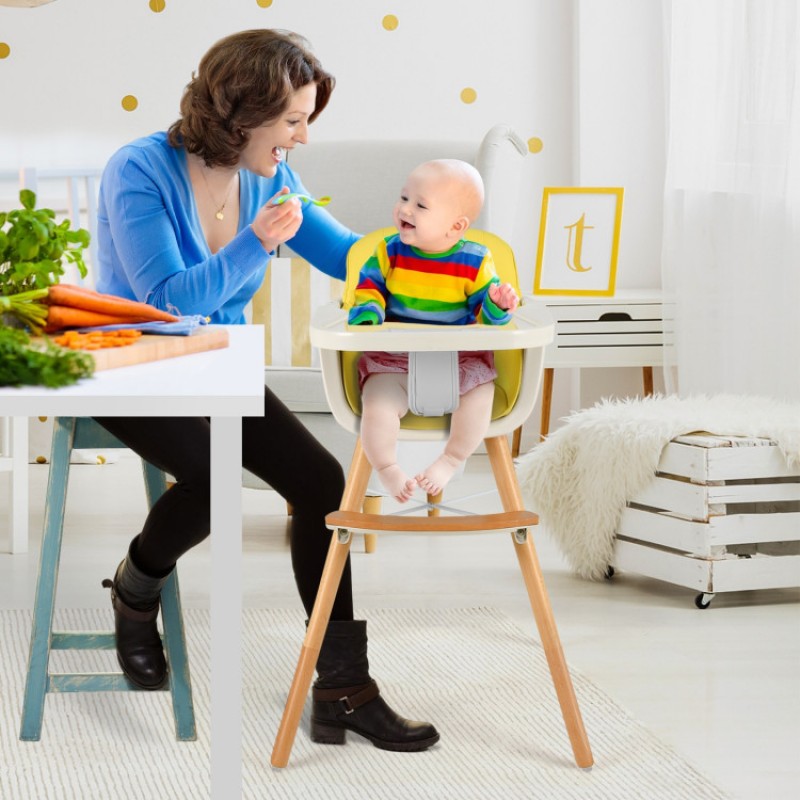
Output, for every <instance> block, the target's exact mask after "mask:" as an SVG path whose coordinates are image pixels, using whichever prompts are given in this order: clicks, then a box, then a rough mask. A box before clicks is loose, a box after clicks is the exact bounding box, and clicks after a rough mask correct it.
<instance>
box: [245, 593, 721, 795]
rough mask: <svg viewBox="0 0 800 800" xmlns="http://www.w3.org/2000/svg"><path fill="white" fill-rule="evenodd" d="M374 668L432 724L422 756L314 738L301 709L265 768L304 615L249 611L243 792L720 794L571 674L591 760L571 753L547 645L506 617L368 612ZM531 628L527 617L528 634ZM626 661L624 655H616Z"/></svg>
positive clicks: (353, 739)
mask: <svg viewBox="0 0 800 800" xmlns="http://www.w3.org/2000/svg"><path fill="white" fill-rule="evenodd" d="M365 616H366V617H367V618H368V620H369V626H368V627H369V635H370V665H371V671H372V673H373V675H374V676H375V677H376V679H377V680H378V682H379V684H380V685H381V688H382V693H383V696H384V697H385V699H386V700H387V701H388V702H389V703H390V705H392V706H393V707H394V708H395V709H396V710H398V711H399V712H400V713H402V714H403V715H405V716H407V717H410V718H412V719H427V720H430V721H432V722H433V723H434V724H435V725H436V727H437V729H438V730H439V733H440V734H441V741H440V742H439V743H438V744H437V745H435V746H434V747H433V748H431V749H430V750H427V751H425V752H423V753H390V752H386V751H382V750H378V749H377V748H375V747H373V746H372V745H371V744H370V743H369V742H367V741H365V740H364V739H361V737H358V736H351V735H348V739H347V744H346V745H345V746H343V747H342V746H332V745H315V744H313V743H312V742H311V741H310V739H309V737H308V725H309V720H308V712H309V708H310V703H308V704H307V706H306V713H305V715H304V717H303V720H302V722H301V728H300V731H299V732H298V735H297V739H296V740H295V744H294V749H293V751H292V757H291V759H290V761H289V766H288V768H286V769H283V770H273V769H272V768H271V767H270V766H269V756H270V753H271V750H272V742H273V738H274V736H275V731H276V730H277V725H278V722H279V719H280V715H281V713H282V711H283V703H284V699H285V696H286V692H287V690H288V687H289V684H290V683H291V676H292V673H293V670H294V666H295V663H296V659H297V656H298V654H299V649H300V644H301V641H302V635H303V619H302V616H301V614H300V613H291V612H283V611H266V610H265V611H250V612H248V616H247V621H246V630H247V646H246V651H245V653H244V664H245V668H244V704H245V705H244V718H245V729H244V740H243V748H244V773H243V777H244V797H245V798H248V800H256V799H257V798H258V799H260V798H275V800H287V799H291V800H295V798H297V799H298V800H299V799H300V798H303V800H305V798H308V800H340V799H341V800H432V798H437V800H438V799H439V798H441V800H456V799H457V800H494V799H495V798H496V800H515V799H516V798H519V799H520V800H523V798H524V799H525V800H533V799H536V800H539V799H540V798H541V800H562V798H565V799H566V798H570V799H571V800H633V798H637V799H639V798H641V800H720V799H721V798H724V797H726V795H725V793H723V792H722V791H721V790H720V789H718V788H717V787H715V786H714V785H713V784H712V783H711V782H710V781H709V780H707V779H706V778H705V777H703V776H702V775H701V774H700V773H699V772H698V771H697V770H696V769H695V768H694V767H692V766H691V765H690V764H688V763H687V762H686V761H685V760H684V759H683V758H682V757H680V756H679V755H678V754H676V753H675V752H674V751H673V750H671V749H670V748H669V747H667V746H666V745H665V744H663V743H662V742H660V741H659V740H658V739H657V738H656V737H655V736H653V734H651V733H650V732H649V731H648V730H647V729H645V728H644V727H643V726H642V725H640V724H639V723H637V722H636V721H635V720H633V719H632V718H631V717H630V716H629V715H628V714H626V713H625V711H623V710H622V709H621V708H620V707H619V706H618V705H616V704H615V703H614V701H613V700H612V699H611V698H609V697H608V696H606V695H605V694H604V693H603V692H601V691H599V690H598V689H597V688H596V687H594V686H593V685H592V684H591V683H590V682H589V681H587V680H586V679H584V678H583V677H582V676H580V675H578V674H573V681H574V685H575V691H576V693H577V695H578V701H579V703H580V706H581V712H582V715H583V719H584V723H585V725H586V729H587V732H588V735H589V740H590V743H591V746H592V750H593V753H594V757H595V766H594V767H593V769H592V770H591V771H583V770H580V769H578V768H577V767H576V766H575V764H574V762H573V760H572V751H571V749H570V746H569V742H568V740H567V735H566V732H565V729H564V725H563V720H562V717H561V713H560V710H559V707H558V702H557V700H556V697H555V692H554V690H553V687H552V682H551V679H550V673H549V671H548V668H547V664H546V661H545V657H544V652H543V650H542V649H541V646H540V645H539V644H538V643H535V642H533V640H532V636H531V635H529V634H526V633H525V632H524V631H522V630H520V628H518V627H517V625H516V624H515V623H514V622H512V621H511V620H510V619H509V618H508V617H506V616H505V615H503V614H502V613H501V612H499V611H497V610H494V609H487V608H473V609H455V610H419V609H417V610H402V611H396V610H391V611H389V610H370V611H369V612H368V613H367V614H366V615H365ZM533 628H534V623H533V619H531V633H532V631H533ZM621 657H624V656H621Z"/></svg>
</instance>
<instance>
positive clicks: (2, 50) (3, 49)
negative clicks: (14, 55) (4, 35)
mask: <svg viewBox="0 0 800 800" xmlns="http://www.w3.org/2000/svg"><path fill="white" fill-rule="evenodd" d="M10 55H11V48H10V47H9V46H8V45H7V44H6V43H5V42H0V58H8V57H9V56H10Z"/></svg>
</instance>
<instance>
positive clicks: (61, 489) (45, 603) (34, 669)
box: [19, 417, 75, 742]
mask: <svg viewBox="0 0 800 800" xmlns="http://www.w3.org/2000/svg"><path fill="white" fill-rule="evenodd" d="M74 434H75V420H74V419H73V418H72V417H66V418H64V419H62V418H56V422H55V429H54V431H53V445H52V454H51V457H50V475H49V477H48V480H47V512H46V516H45V520H44V533H43V535H42V549H41V553H40V556H39V578H38V580H37V582H36V600H35V602H34V606H33V627H32V630H31V644H30V654H29V656H28V674H27V677H26V679H25V695H24V700H23V705H22V723H21V725H20V733H19V738H20V739H22V740H23V741H26V742H38V741H39V739H40V738H41V735H42V719H43V717H44V699H45V694H46V693H47V671H48V664H49V663H50V633H51V631H52V629H53V611H54V608H55V599H56V584H57V582H58V562H59V558H60V557H61V540H62V533H63V529H64V511H65V508H66V504H67V483H68V480H69V456H70V452H71V451H72V441H73V437H74Z"/></svg>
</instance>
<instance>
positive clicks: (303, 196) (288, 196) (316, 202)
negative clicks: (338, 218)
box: [273, 192, 331, 206]
mask: <svg viewBox="0 0 800 800" xmlns="http://www.w3.org/2000/svg"><path fill="white" fill-rule="evenodd" d="M295 197H296V198H297V199H298V200H302V201H303V202H304V203H313V204H314V205H315V206H326V205H328V203H330V201H331V198H330V197H320V198H319V199H315V198H313V197H309V196H308V195H307V194H302V193H301V192H290V193H289V194H282V195H279V196H278V197H276V198H275V200H274V201H273V204H274V205H276V206H280V205H283V203H285V202H286V201H287V200H293V199H294V198H295Z"/></svg>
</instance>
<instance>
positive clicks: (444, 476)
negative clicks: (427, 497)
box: [415, 453, 461, 494]
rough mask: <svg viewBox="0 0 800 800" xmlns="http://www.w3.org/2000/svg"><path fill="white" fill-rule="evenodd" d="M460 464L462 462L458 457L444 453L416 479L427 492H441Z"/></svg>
mask: <svg viewBox="0 0 800 800" xmlns="http://www.w3.org/2000/svg"><path fill="white" fill-rule="evenodd" d="M460 465H461V462H460V461H459V460H458V459H457V458H453V457H452V456H449V455H447V453H442V454H441V455H440V456H439V458H437V459H436V461H434V462H433V464H431V465H430V466H429V467H428V468H427V469H426V470H425V471H424V472H421V473H420V474H419V475H417V476H416V478H415V480H416V482H417V484H418V485H419V487H420V488H421V489H423V490H424V491H425V492H426V493H427V494H440V493H441V492H442V490H443V489H444V487H445V486H447V484H448V482H449V480H450V478H452V477H453V475H454V473H455V471H456V470H457V469H458V468H459V466H460Z"/></svg>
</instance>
